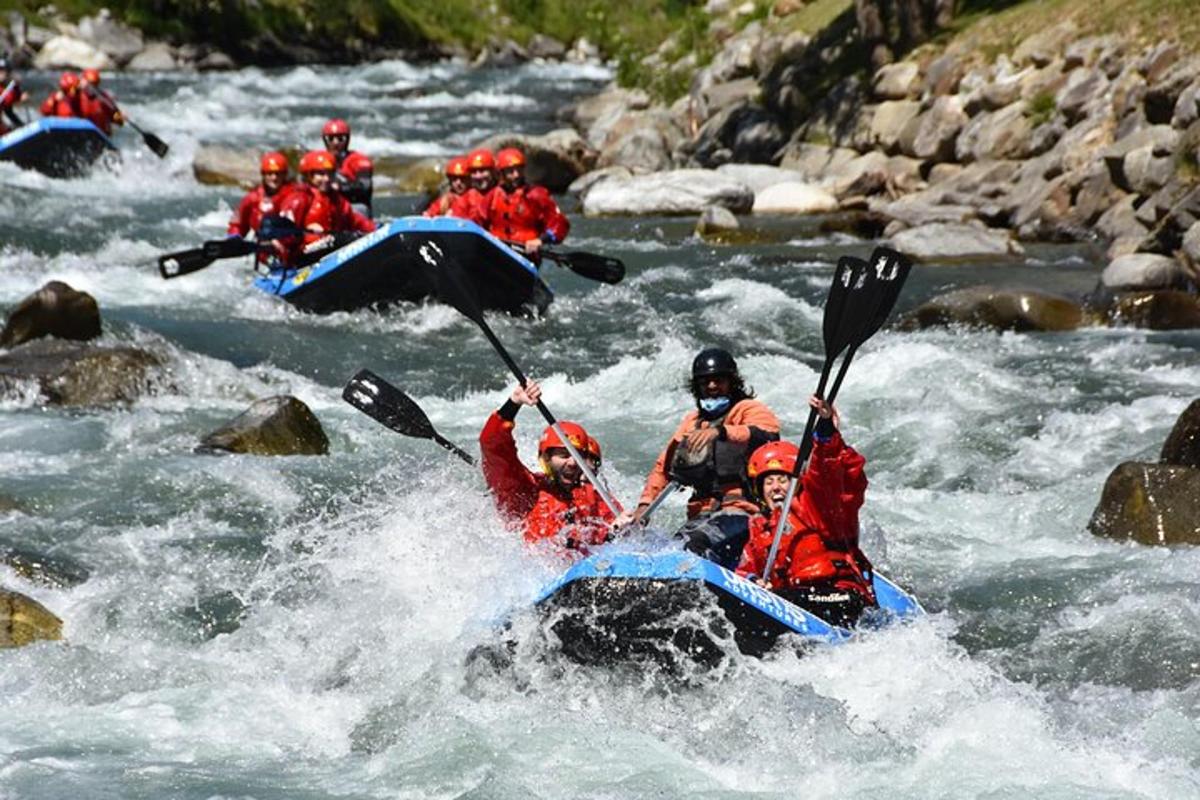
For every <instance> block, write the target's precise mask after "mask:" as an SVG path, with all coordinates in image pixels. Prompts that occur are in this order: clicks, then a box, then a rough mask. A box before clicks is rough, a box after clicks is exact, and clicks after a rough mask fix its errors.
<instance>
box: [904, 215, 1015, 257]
mask: <svg viewBox="0 0 1200 800" xmlns="http://www.w3.org/2000/svg"><path fill="white" fill-rule="evenodd" d="M892 246H893V247H895V248H896V249H897V250H899V251H900V252H902V253H906V254H908V255H909V256H912V257H913V258H915V259H918V260H920V261H967V260H971V259H979V258H995V257H1002V258H1007V257H1010V256H1017V255H1020V254H1022V253H1024V252H1025V249H1024V248H1023V247H1021V245H1020V244H1019V243H1018V242H1017V241H1016V240H1015V239H1014V238H1013V236H1012V233H1011V232H1009V231H1006V230H1001V229H998V228H984V227H980V226H977V225H966V224H958V223H947V222H933V223H930V224H928V225H921V226H918V227H916V228H909V229H908V230H906V231H901V232H900V233H897V234H896V235H895V236H893V237H892Z"/></svg>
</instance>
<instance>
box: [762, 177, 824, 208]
mask: <svg viewBox="0 0 1200 800" xmlns="http://www.w3.org/2000/svg"><path fill="white" fill-rule="evenodd" d="M837 209H838V200H837V198H836V197H834V196H833V195H832V194H830V193H829V192H827V191H826V190H825V189H823V188H821V187H820V186H814V185H812V184H810V183H801V182H800V181H788V182H786V183H775V184H772V185H770V186H768V187H767V188H765V189H763V190H762V191H761V192H756V193H755V195H754V206H753V208H752V209H751V210H752V211H753V212H754V213H755V214H825V213H828V212H830V211H836V210H837Z"/></svg>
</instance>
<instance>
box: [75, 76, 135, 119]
mask: <svg viewBox="0 0 1200 800" xmlns="http://www.w3.org/2000/svg"><path fill="white" fill-rule="evenodd" d="M79 78H80V80H79V107H80V111H81V112H82V116H83V118H84V119H86V120H88V121H89V122H91V123H92V124H93V125H95V126H96V127H97V128H99V129H100V131H101V132H102V133H103V134H104V135H105V136H112V132H113V126H114V125H124V124H125V117H124V115H122V114H121V109H120V108H118V107H117V101H116V98H114V97H113V96H112V95H111V94H109V93H108V92H107V91H105V90H104V89H101V88H100V80H101V79H100V70H97V69H85V70H84V71H83V72H81V73H80V74H79Z"/></svg>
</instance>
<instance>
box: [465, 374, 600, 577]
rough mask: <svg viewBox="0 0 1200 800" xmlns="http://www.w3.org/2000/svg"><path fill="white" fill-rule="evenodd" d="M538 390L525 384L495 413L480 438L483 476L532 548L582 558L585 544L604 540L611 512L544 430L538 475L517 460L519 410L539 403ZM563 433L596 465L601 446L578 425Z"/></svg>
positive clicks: (557, 441) (563, 424) (560, 445)
mask: <svg viewBox="0 0 1200 800" xmlns="http://www.w3.org/2000/svg"><path fill="white" fill-rule="evenodd" d="M541 396H542V390H541V387H540V386H538V384H537V383H535V382H534V381H529V382H528V383H526V384H525V386H524V388H522V387H520V386H518V387H516V388H515V389H513V391H512V394H511V395H510V396H509V399H508V400H507V401H506V402H505V403H504V405H503V406H501V407H500V409H499V410H498V411H493V412H492V414H491V416H489V417H488V420H487V422H486V423H485V424H484V426H483V430H482V431H481V432H480V434H479V447H480V450H481V452H482V453H483V477H484V479H485V480H486V481H487V485H488V488H489V489H490V490H491V492H492V497H493V499H494V500H495V502H496V507H497V509H499V511H500V513H501V514H502V515H503V516H504V517H505V518H506V519H507V520H508V521H509V522H510V523H511V524H512V525H513V527H514V528H516V529H518V530H520V531H521V532H522V534H523V535H524V537H525V541H526V542H528V543H530V544H537V543H553V544H555V545H558V547H560V548H562V549H563V551H564V552H565V551H568V550H569V551H575V552H577V553H578V554H580V555H586V553H587V550H588V547H589V546H595V545H599V544H602V543H604V541H605V540H606V539H607V538H608V535H609V530H610V527H611V523H612V521H613V514H612V512H611V511H610V510H609V509H608V506H606V505H605V503H604V501H603V500H602V499H601V498H600V494H599V493H598V492H597V491H596V489H595V487H593V486H592V485H591V484H589V483H586V482H585V479H584V475H583V471H582V470H581V469H580V468H579V465H578V464H576V463H575V460H574V459H573V458H571V454H570V452H569V451H568V450H567V449H566V447H565V446H564V445H563V443H562V440H561V439H559V438H558V434H557V433H555V432H554V428H552V427H547V428H546V430H545V431H544V432H543V433H542V438H541V441H539V442H538V460H539V461H540V462H541V468H542V471H541V474H538V473H535V472H533V471H531V470H529V469H528V468H527V467H526V466H525V465H524V464H522V463H521V459H520V458H519V457H518V456H517V443H516V441H515V440H514V439H513V427H514V426H515V424H516V423H515V420H516V416H517V412H518V411H520V410H521V406H523V405H526V406H533V405H537V402H538V400H539V399H540V398H541ZM559 426H560V427H561V428H562V429H563V433H565V434H566V435H567V438H568V439H570V440H571V444H572V445H573V446H574V447H575V449H576V450H577V451H579V453H580V454H581V455H583V457H584V458H587V459H589V460H590V461H591V462H592V464H597V465H598V464H599V461H600V447H599V445H598V444H596V443H595V440H594V439H592V438H591V437H590V436H588V434H587V431H585V430H584V429H583V427H582V426H580V425H578V424H576V423H574V422H567V421H566V420H561V421H559Z"/></svg>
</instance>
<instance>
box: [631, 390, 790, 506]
mask: <svg viewBox="0 0 1200 800" xmlns="http://www.w3.org/2000/svg"><path fill="white" fill-rule="evenodd" d="M714 422H715V423H716V424H717V425H722V426H724V428H725V445H729V444H732V445H740V446H741V449H742V450H745V451H747V452H745V453H744V454H743V455H742V457H741V466H742V468H743V469H744V468H745V463H746V459H748V458H749V457H750V453H749V452H748V451H749V450H750V449H751V447H750V446H751V444H752V439H753V443H754V444H755V445H757V444H759V443H763V442H766V441H771V440H773V439H778V438H779V420H778V419H777V418H776V417H775V413H774V412H773V411H771V409H769V408H767V406H766V405H765V404H764V403H762V402H761V401H759V400H755V399H753V398H745V399H742V400H739V401H738V402H736V403H734V404H733V406H732V407H731V408H730V409H729V411H728V412H726V414H725V417H724V418H723V419H719V420H714V421H713V422H710V421H708V420H705V419H701V418H700V412H699V411H689V412H688V413H687V414H686V415H685V416H684V418H683V422H681V423H679V427H678V428H676V429H675V433H673V434H672V435H671V439H670V441H668V442H667V446H666V447H665V448H664V449H663V451H662V453H660V454H659V456H658V460H657V461H655V462H654V469H652V470H651V471H650V475H649V476H648V477H647V478H646V486H645V488H643V489H642V496H641V498H640V499H639V500H638V503H639V504H643V503H650V502H653V500H654V498H655V497H658V493H659V492H661V491H662V490H663V489H665V488H666V486H667V484H668V483H670V481H671V478H670V477H669V476H668V475H667V470H668V468H669V467H670V463H669V461H668V459H669V458H670V457H671V456H672V455H673V454H674V451H675V446H676V445H678V443H679V442H680V441H682V440H683V437H684V436H686V435H687V434H688V433H691V432H692V431H694V430H697V429H704V428H710V427H712V426H713V424H714ZM721 489H722V492H723V494H722V497H721V498H720V499H718V498H716V497H701V496H699V495H697V494H693V495H692V497H691V499H689V500H688V508H687V515H688V519H692V518H693V517H696V516H698V515H700V514H703V513H705V512H708V511H715V510H717V509H718V508H736V509H740V510H742V511H746V512H748V513H754V512H756V511H757V510H758V506H757V505H755V504H754V503H752V502H750V501H749V500H747V499H745V497H744V496H743V493H742V487H741V482H740V480H732V481H728V482H726V483H724V484H723V485H722V486H721Z"/></svg>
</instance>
